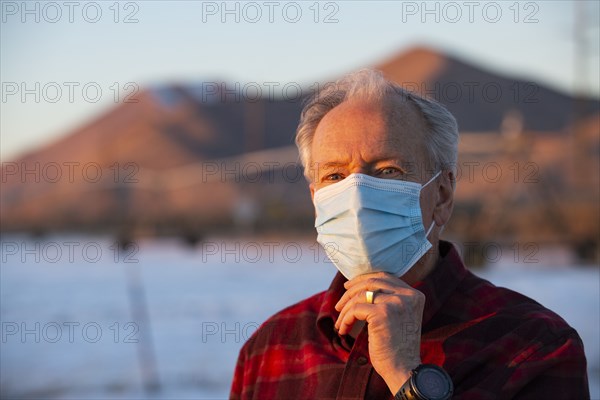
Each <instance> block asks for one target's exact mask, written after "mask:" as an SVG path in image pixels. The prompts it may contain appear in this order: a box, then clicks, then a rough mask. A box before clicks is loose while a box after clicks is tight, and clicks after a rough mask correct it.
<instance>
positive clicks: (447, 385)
mask: <svg viewBox="0 0 600 400" xmlns="http://www.w3.org/2000/svg"><path fill="white" fill-rule="evenodd" d="M296 143H297V145H298V148H299V151H300V156H301V160H302V163H303V166H304V168H305V174H306V176H307V178H308V180H309V183H310V192H311V195H312V198H313V203H314V205H315V211H316V221H315V227H316V228H317V232H318V237H317V241H318V242H319V243H320V244H321V245H323V247H324V248H325V250H326V251H327V255H328V256H329V258H330V259H331V260H332V262H333V263H334V264H335V265H336V267H337V268H338V270H339V273H338V274H337V275H336V276H335V278H334V280H333V282H332V283H331V286H330V287H329V289H328V290H327V291H325V292H322V293H318V294H316V295H314V296H312V297H310V298H308V299H306V300H303V301H301V302H299V303H297V304H295V305H292V306H290V307H288V308H286V309H284V310H282V311H280V312H278V313H277V314H275V315H274V316H273V317H271V318H270V319H269V320H268V321H266V322H265V323H264V324H263V325H262V326H261V327H260V328H259V329H258V330H257V331H256V332H255V334H254V335H253V336H252V337H251V338H250V339H249V340H248V342H247V343H246V344H245V345H244V347H243V348H242V350H241V352H240V356H239V359H238V363H237V367H236V371H235V376H234V380H233V384H232V389H231V398H234V399H237V398H242V399H325V398H327V399H334V398H335V399H448V398H451V397H452V398H462V399H511V398H518V399H535V400H539V399H586V398H589V390H588V384H587V374H586V360H585V355H584V352H583V344H582V342H581V339H580V338H579V336H578V335H577V332H576V331H575V330H574V329H573V328H571V327H570V326H569V325H568V324H567V323H566V322H565V321H564V320H562V319H561V318H560V317H559V316H558V315H556V314H554V313H553V312H552V311H550V310H548V309H546V308H544V307H543V306H541V305H540V304H538V303H536V302H535V301H533V300H531V299H529V298H527V297H525V296H523V295H520V294H518V293H515V292H513V291H511V290H508V289H505V288H499V287H496V286H494V285H492V284H491V283H489V282H488V281H485V280H483V279H480V278H478V277H477V276H475V275H474V274H472V273H471V272H469V271H468V270H467V269H466V268H465V266H464V264H463V262H462V260H461V258H460V256H459V254H458V252H457V250H456V248H455V247H454V246H453V245H452V244H451V243H449V242H446V241H443V240H440V239H439V236H440V233H441V231H442V229H443V227H444V225H445V224H446V223H447V222H448V220H449V218H450V214H451V213H452V205H453V193H454V184H455V177H454V166H456V158H457V147H458V128H457V124H456V121H455V119H454V118H453V117H452V115H451V114H450V113H449V112H448V111H447V110H446V109H445V108H444V107H443V106H442V105H440V104H439V103H437V102H434V101H432V100H429V99H425V98H422V97H420V96H417V95H416V94H413V93H410V92H407V91H405V90H403V89H402V88H401V87H399V86H398V85H396V84H394V83H391V82H389V81H386V80H385V79H384V78H383V77H382V75H381V74H380V73H378V72H375V71H372V70H362V71H358V72H356V73H353V74H350V75H348V76H346V77H344V78H342V79H341V80H339V81H338V82H335V83H334V84H332V85H328V86H326V87H325V88H324V89H323V90H321V91H320V92H319V93H317V94H315V95H314V96H313V98H312V99H311V100H309V101H308V103H307V104H306V106H305V108H304V110H303V112H302V115H301V120H300V124H299V126H298V130H297V135H296ZM285 284H286V283H285V282H282V285H285ZM287 284H290V285H293V284H294V282H288V283H287Z"/></svg>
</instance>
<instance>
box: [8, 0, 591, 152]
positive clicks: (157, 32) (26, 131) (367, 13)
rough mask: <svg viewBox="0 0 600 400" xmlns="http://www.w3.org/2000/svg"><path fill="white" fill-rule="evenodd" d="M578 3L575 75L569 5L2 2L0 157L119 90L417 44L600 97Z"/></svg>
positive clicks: (229, 77) (301, 69) (289, 70)
mask: <svg viewBox="0 0 600 400" xmlns="http://www.w3.org/2000/svg"><path fill="white" fill-rule="evenodd" d="M66 3H68V2H66ZM580 3H581V7H582V8H581V10H582V11H583V12H582V15H583V19H581V20H580V22H579V25H580V26H582V27H583V28H582V29H581V31H580V32H581V35H582V36H583V37H584V38H585V40H586V42H587V44H586V46H585V49H586V50H585V52H584V55H585V57H584V58H583V60H584V63H583V65H585V68H584V69H583V71H584V74H583V75H582V74H581V73H576V72H575V71H576V70H575V68H574V54H575V47H574V44H575V40H574V37H575V33H574V32H575V28H574V26H575V5H574V3H573V2H569V1H554V0H552V1H535V2H533V1H520V2H516V1H496V2H494V1H472V2H468V1H456V2H447V1H446V2H436V1H431V2H422V1H415V2H413V1H336V2H333V1H330V2H328V1H321V2H316V1H296V2H293V1H272V2H270V1H257V2H235V1H230V2H227V3H223V2H221V1H217V2H201V1H161V0H159V1H130V2H128V1H122V2H118V3H117V2H115V1H96V2H89V1H83V2H79V1H75V2H73V5H68V4H70V3H68V4H67V5H65V2H63V1H57V2H45V1H43V2H40V1H29V2H27V3H23V2H21V1H4V0H2V1H0V6H1V12H2V17H1V18H2V19H1V21H0V22H1V31H0V58H1V60H0V75H1V76H0V78H1V79H0V80H1V81H2V94H1V97H2V98H1V99H0V100H1V102H0V106H1V110H0V120H1V122H0V145H1V146H0V160H1V161H9V160H11V159H13V158H15V157H17V156H19V155H20V154H21V153H23V152H24V151H27V150H31V149H34V148H36V147H37V146H41V145H44V144H46V143H48V142H50V141H53V140H56V139H57V138H58V137H61V136H64V135H65V134H68V133H69V132H70V131H71V130H72V129H75V128H76V127H78V126H80V125H81V124H83V123H85V122H87V121H89V120H90V119H91V118H94V117H96V116H98V115H100V114H101V113H103V112H105V111H106V110H108V109H109V108H111V107H114V106H115V105H117V104H116V103H120V102H122V100H123V96H124V95H125V94H127V91H126V89H127V88H128V89H131V88H133V87H139V88H144V87H146V86H148V85H155V84H164V83H172V82H183V83H185V82H202V81H214V80H226V81H230V82H240V83H241V84H242V85H243V84H245V83H248V82H256V83H258V84H259V85H260V86H264V83H265V82H267V83H269V82H279V83H281V85H284V84H286V83H290V82H297V83H299V84H301V85H303V86H310V85H311V84H312V83H315V82H317V81H323V80H327V79H331V78H334V77H336V76H338V75H340V74H342V73H345V72H348V71H351V70H353V69H355V68H358V67H363V66H367V65H371V64H374V63H376V62H379V61H382V60H384V59H386V58H387V57H389V56H391V55H393V54H395V53H398V52H400V51H401V50H404V49H407V48H410V47H411V46H414V45H418V44H425V45H429V46H432V47H434V48H436V49H438V50H442V51H446V52H449V53H451V54H454V55H455V56H458V57H460V58H463V59H464V60H466V61H468V62H471V63H473V64H475V65H478V66H480V67H484V68H487V69H491V70H492V71H495V72H499V73H502V74H504V75H512V76H516V77H519V78H522V79H531V80H535V81H536V82H538V83H540V84H546V85H548V86H550V87H552V88H555V89H558V90H561V91H563V92H566V93H572V92H573V91H574V90H575V87H579V88H580V89H581V90H583V91H585V92H586V93H588V94H592V95H594V96H600V83H599V70H600V62H599V46H600V44H599V42H598V37H600V31H599V28H598V26H599V19H600V6H599V2H598V1H580ZM24 4H25V7H24V6H23V5H24ZM236 18H237V21H236ZM36 19H37V21H36ZM125 21H128V23H126V22H125ZM326 21H327V22H326ZM576 76H577V78H575V77H576ZM127 84H130V86H129V87H127V88H126V85H127ZM84 87H85V88H86V90H85V91H84V90H83V88H84ZM117 88H119V89H118V90H119V92H118V93H119V95H120V97H118V98H117V99H116V100H115V98H114V97H115V94H117ZM97 89H100V92H98V93H97ZM24 90H25V92H24ZM70 92H71V93H70ZM70 95H71V96H72V98H70V97H71V96H70ZM36 97H37V98H36Z"/></svg>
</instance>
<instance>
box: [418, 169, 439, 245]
mask: <svg viewBox="0 0 600 400" xmlns="http://www.w3.org/2000/svg"><path fill="white" fill-rule="evenodd" d="M441 173H442V171H438V173H437V174H435V175H434V176H433V177H432V178H431V179H430V180H428V181H427V183H426V184H424V185H423V186H421V189H423V188H424V187H425V186H427V185H429V184H430V183H431V182H433V181H434V180H435V178H437V177H438V176H440V174H441ZM434 225H435V221H431V225H430V226H429V229H427V232H426V233H425V237H428V236H429V234H430V233H431V231H432V230H433V227H434Z"/></svg>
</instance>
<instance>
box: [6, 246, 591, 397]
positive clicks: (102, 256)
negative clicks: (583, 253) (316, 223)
mask: <svg viewBox="0 0 600 400" xmlns="http://www.w3.org/2000/svg"><path fill="white" fill-rule="evenodd" d="M0 244H1V250H2V253H1V257H2V260H1V269H0V289H1V291H0V312H1V317H0V320H1V323H2V332H1V333H2V338H1V342H0V350H1V351H0V386H1V387H0V394H1V397H2V398H3V399H4V398H7V399H8V398H20V399H26V398H36V399H40V398H61V399H62V398H71V399H92V398H94V399H99V398H102V399H104V398H114V399H131V398H140V399H143V398H156V399H173V398H177V399H209V398H210V399H213V398H219V399H220V398H227V395H228V391H229V386H230V383H231V377H232V373H233V368H234V365H235V361H236V358H237V353H238V351H239V349H240V347H241V346H242V344H243V343H244V341H245V340H246V339H247V338H248V337H249V336H250V335H251V334H252V333H253V332H254V330H256V328H257V327H258V325H259V324H260V323H261V322H262V321H264V320H265V319H266V318H267V317H268V316H269V315H271V314H273V313H274V312H276V311H277V310H280V309H281V308H283V307H286V306H288V305H290V304H292V303H294V302H296V301H299V300H301V299H303V298H305V297H307V296H308V295H311V294H313V293H316V292H318V291H321V290H324V289H326V288H327V287H328V285H329V282H330V280H331V278H332V277H333V275H334V273H335V269H334V267H333V266H332V264H330V263H328V262H327V260H326V257H325V253H324V252H323V251H322V250H321V249H320V247H319V246H318V245H317V244H316V243H309V242H295V241H293V240H291V239H290V240H287V239H286V240H281V239H279V240H278V239H275V238H272V239H268V238H261V239H247V240H243V241H232V240H228V239H219V238H213V239H210V240H209V241H207V242H205V243H204V244H202V245H200V246H198V247H196V248H187V247H185V246H183V245H182V244H181V242H179V241H175V240H145V241H142V242H138V244H137V246H136V247H135V248H130V249H126V250H120V249H118V248H117V247H115V246H114V243H112V242H111V239H109V238H97V237H94V238H87V239H83V238H81V237H65V236H60V237H48V238H45V239H44V240H40V241H34V240H32V239H30V238H26V237H19V236H4V237H2V241H1V243H0ZM479 274H480V275H482V276H483V277H485V278H486V279H489V280H491V281H492V282H494V283H496V284H498V285H501V286H506V287H509V288H512V289H515V290H517V291H520V292H522V293H524V294H526V295H528V296H530V297H532V298H534V299H536V300H537V301H539V302H540V303H542V304H544V305H545V306H547V307H549V308H551V309H553V310H554V311H556V312H557V313H559V314H560V315H561V316H563V318H565V319H566V320H567V321H568V322H569V323H570V324H571V325H572V326H574V327H575V328H576V329H577V330H578V331H579V333H580V335H581V336H582V338H583V341H584V343H585V346H586V353H587V357H588V363H589V377H590V389H591V394H592V398H593V399H599V398H600V377H599V375H600V342H599V338H600V317H599V316H600V295H599V293H600V289H599V285H600V273H599V270H598V269H597V268H549V269H542V268H539V266H538V268H528V267H523V266H522V267H519V268H515V267H514V266H507V265H504V264H502V267H500V264H498V265H495V268H489V269H486V270H483V271H481V272H480V273H479ZM137 277H139V280H138V279H137ZM140 283H141V284H140ZM140 289H143V290H142V291H140ZM140 293H143V294H145V295H142V296H140ZM140 299H142V300H140ZM143 299H145V303H146V307H144V305H143V303H144V301H143ZM144 310H147V313H148V315H147V318H146V317H145V314H144ZM147 349H153V351H150V352H149V351H148V350H147ZM140 357H142V360H143V364H144V365H145V366H146V367H145V369H143V370H142V369H140V367H139V366H140ZM152 359H154V360H155V362H154V363H153V362H152ZM153 364H154V365H155V366H156V372H157V373H156V374H155V375H156V376H157V377H158V383H159V385H160V390H158V391H155V392H148V391H145V389H144V382H150V381H152V376H153V374H152V368H151V366H152V365H153Z"/></svg>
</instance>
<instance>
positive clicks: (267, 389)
mask: <svg viewBox="0 0 600 400" xmlns="http://www.w3.org/2000/svg"><path fill="white" fill-rule="evenodd" d="M440 257H441V260H440V262H439V263H438V265H437V266H436V268H435V269H434V271H433V272H431V273H430V274H429V275H428V276H427V278H426V279H425V280H424V281H422V282H420V283H418V284H416V285H415V286H414V287H415V288H416V289H418V290H420V291H421V292H423V293H424V294H425V296H426V302H425V310H424V313H423V325H422V337H421V360H422V362H423V363H431V364H437V365H440V366H443V367H444V369H445V370H446V371H447V372H448V373H449V374H450V376H451V377H452V381H453V382H454V386H455V392H454V393H455V396H454V398H460V399H509V398H518V399H535V400H540V399H588V398H589V389H588V383H587V373H586V360H585V355H584V352H583V344H582V342H581V339H580V338H579V336H578V334H577V332H576V331H575V330H574V329H573V328H571V327H570V326H569V325H567V323H566V322H565V321H564V320H563V319H561V318H560V317H559V316H558V315H556V314H555V313H553V312H552V311H549V310H548V309H546V308H544V307H542V306H541V305H540V304H538V303H536V302H535V301H533V300H531V299H529V298H527V297H525V296H523V295H520V294H518V293H516V292H513V291H511V290H508V289H505V288H499V287H496V286H494V285H492V284H491V283H489V282H488V281H486V280H483V279H481V278H479V277H477V276H475V275H473V274H472V273H471V272H469V271H468V270H467V269H466V268H465V267H464V265H463V263H462V260H461V259H460V256H459V254H458V252H457V251H456V249H455V248H454V246H452V245H451V244H450V243H448V242H442V241H440ZM345 280H346V279H345V278H344V277H343V276H342V275H341V274H338V275H337V276H336V277H335V279H334V280H333V282H332V284H331V286H330V288H329V289H328V290H327V291H325V292H322V293H319V294H316V295H314V296H312V297H310V298H308V299H306V300H304V301H301V302H300V303H297V304H295V305H293V306H291V307H288V308H286V309H284V310H283V311H281V312H279V313H277V314H275V315H274V316H273V317H271V318H270V319H269V320H268V321H266V322H265V323H264V324H263V325H262V326H261V328H259V329H258V330H257V331H256V332H255V334H254V335H253V336H252V337H251V338H250V339H249V340H248V342H247V343H246V344H245V345H244V347H243V348H242V350H241V351H240V356H239V359H238V363H237V367H236V371H235V376H234V379H233V384H232V388H231V395H230V397H231V398H233V399H238V398H242V399H261V400H264V399H392V398H393V394H392V393H390V391H389V389H388V387H387V385H386V384H385V382H384V381H383V379H382V378H381V377H380V376H379V375H378V374H377V372H375V370H374V369H373V366H372V365H371V363H370V362H369V353H368V333H367V329H366V328H367V327H366V326H365V328H364V329H363V330H362V331H361V333H360V334H359V335H358V336H357V338H356V340H355V341H354V340H352V338H350V337H346V336H345V337H341V338H340V337H339V336H338V335H337V334H336V332H335V331H334V321H335V319H336V318H337V317H338V314H339V313H338V312H337V311H336V310H335V309H334V305H335V304H336V302H337V301H338V299H339V298H340V297H341V296H342V294H343V292H344V287H343V283H344V282H345Z"/></svg>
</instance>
